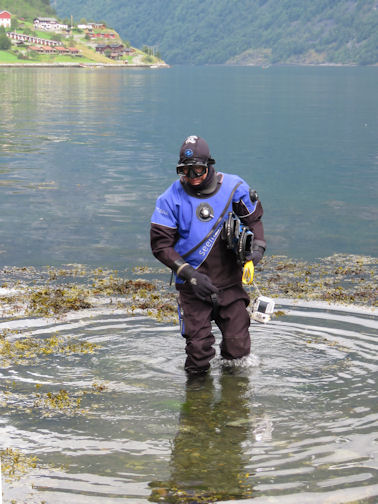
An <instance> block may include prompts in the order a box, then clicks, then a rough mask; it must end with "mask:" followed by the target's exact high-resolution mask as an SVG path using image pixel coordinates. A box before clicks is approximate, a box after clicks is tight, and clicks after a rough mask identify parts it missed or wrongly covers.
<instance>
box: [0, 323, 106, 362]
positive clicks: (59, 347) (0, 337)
mask: <svg viewBox="0 0 378 504" xmlns="http://www.w3.org/2000/svg"><path fill="white" fill-rule="evenodd" d="M20 334H21V333H20V332H18V331H10V330H6V329H5V330H2V331H0V363H1V367H3V368H4V367H8V366H9V365H15V364H16V365H24V364H27V363H29V362H30V360H31V359H34V360H35V359H36V358H38V357H43V356H46V355H51V354H55V355H58V354H60V355H62V354H63V355H72V354H89V353H93V352H94V351H95V350H96V349H97V348H99V345H97V344H94V343H90V342H88V341H80V340H77V339H76V338H75V339H73V338H63V337H60V336H58V335H57V334H55V335H53V336H50V337H47V338H46V337H45V338H42V337H40V338H36V337H30V336H26V337H25V336H21V337H20ZM15 336H17V337H16V338H15Z"/></svg>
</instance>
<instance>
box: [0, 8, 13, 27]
mask: <svg viewBox="0 0 378 504" xmlns="http://www.w3.org/2000/svg"><path fill="white" fill-rule="evenodd" d="M11 17H12V15H11V13H10V12H8V11H5V10H4V11H1V12H0V26H4V28H10V26H11Z"/></svg>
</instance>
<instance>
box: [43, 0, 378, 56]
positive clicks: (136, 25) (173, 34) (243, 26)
mask: <svg viewBox="0 0 378 504" xmlns="http://www.w3.org/2000/svg"><path fill="white" fill-rule="evenodd" d="M41 1H42V0H41ZM51 4H52V6H53V7H54V8H55V9H56V11H57V12H58V14H59V15H60V16H61V17H63V18H64V17H69V16H70V15H73V16H74V18H75V20H76V21H79V20H80V19H82V18H84V19H86V20H88V21H89V20H91V19H95V20H104V21H106V22H107V23H108V24H109V25H111V26H114V28H115V29H116V30H117V31H118V32H119V33H120V34H121V36H122V37H123V38H124V39H127V40H129V41H130V42H131V44H132V45H134V46H138V47H141V46H142V45H144V44H146V45H148V46H153V47H156V48H157V49H158V50H159V52H160V53H161V55H162V57H163V58H164V59H165V60H166V61H167V62H168V63H194V64H204V63H226V62H228V63H235V64H262V65H263V64H270V63H323V64H326V63H336V64H337V63H339V64H362V65H366V64H376V63H377V62H378V0H279V1H278V0H232V1H230V0H107V1H106V2H104V1H103V0H81V1H80V2H77V0H52V1H51Z"/></svg>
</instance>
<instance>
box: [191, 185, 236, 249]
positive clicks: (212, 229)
mask: <svg viewBox="0 0 378 504" xmlns="http://www.w3.org/2000/svg"><path fill="white" fill-rule="evenodd" d="M242 183H243V181H242V180H240V181H239V182H238V183H237V184H236V185H235V187H234V188H233V189H232V191H231V194H230V197H229V198H228V200H227V203H226V205H225V207H224V209H223V210H222V213H221V214H220V216H219V217H218V219H217V221H216V222H215V224H214V226H213V227H212V228H211V229H210V231H209V232H208V233H207V235H206V236H205V238H203V239H202V240H201V241H200V242H199V243H197V245H195V246H194V247H193V248H192V249H191V250H189V252H186V254H184V255H183V256H182V258H183V259H185V258H186V257H188V256H190V254H192V253H193V252H194V251H195V250H197V249H198V248H199V247H200V246H201V245H202V244H203V243H205V241H206V240H208V239H209V238H210V236H211V235H212V234H213V233H214V231H215V230H216V229H217V227H218V226H219V224H220V223H221V221H222V220H223V217H224V215H225V213H226V212H227V209H228V207H229V204H230V203H231V201H232V198H233V197H234V194H235V193H236V190H237V188H238V187H239V186H240V185H241V184H242Z"/></svg>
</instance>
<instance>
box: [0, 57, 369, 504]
mask: <svg viewBox="0 0 378 504" xmlns="http://www.w3.org/2000/svg"><path fill="white" fill-rule="evenodd" d="M377 78H378V69H377V68H294V67H293V68H284V67H281V68H278V67H277V68H276V67H271V68H268V69H260V68H226V67H174V68H170V69H164V70H163V69H161V70H154V69H148V70H143V69H112V70H108V69H98V70H90V69H83V68H80V69H79V68H78V69H31V68H28V69H2V70H1V71H0V97H1V102H0V103H1V117H0V149H1V153H0V155H1V157H0V230H1V241H0V262H1V264H2V266H5V265H9V266H11V265H18V266H29V265H31V266H35V267H37V268H38V267H39V266H46V265H56V266H59V265H62V264H67V263H84V264H88V265H91V266H102V267H106V268H117V269H118V270H120V271H121V272H122V274H123V273H124V270H125V269H127V270H128V271H131V268H132V267H133V266H137V265H138V266H140V265H148V266H156V262H155V260H154V259H153V258H152V257H151V254H150V252H149V245H148V235H149V218H150V215H151V213H152V211H153V207H154V202H155V199H156V196H157V195H158V194H159V193H161V192H162V191H163V190H164V189H165V188H166V187H167V185H168V184H169V183H170V182H171V181H172V180H173V179H174V177H175V164H176V161H177V153H178V148H179V145H180V143H181V142H182V141H183V139H184V138H185V137H186V136H187V135H188V134H193V133H194V134H195V133H197V134H199V135H202V136H203V137H205V138H206V139H207V140H208V141H209V144H210V147H211V150H212V154H213V156H214V157H215V159H216V161H217V164H216V167H217V169H218V170H224V171H232V172H236V173H239V174H240V175H241V176H243V177H244V178H245V179H246V180H248V182H249V183H250V184H251V185H252V186H253V187H255V188H256V189H257V190H258V192H259V194H260V196H261V199H262V201H263V205H264V209H265V228H266V235H267V240H268V243H269V248H268V254H286V255H289V256H291V257H293V258H300V257H303V258H305V259H308V260H310V261H311V260H315V259H316V258H318V257H324V256H327V255H331V254H333V253H335V252H343V253H353V254H363V255H373V256H374V255H376V250H377V233H376V225H377V221H376V217H377V214H376V191H377V163H378V157H377V156H378V150H377V138H378V101H377V89H378V88H377V81H378V79H377ZM127 274H128V273H125V275H127ZM278 307H279V308H280V309H282V310H283V311H284V312H285V316H284V317H282V318H281V317H280V318H278V319H275V320H274V321H272V322H270V323H269V324H268V325H266V326H264V325H258V324H257V323H252V326H251V335H252V341H253V343H252V351H253V355H252V358H251V359H250V360H249V361H248V362H247V363H246V365H245V366H244V367H241V368H239V369H235V370H234V369H227V368H226V369H224V368H223V367H222V363H221V362H220V361H219V357H216V359H215V360H214V361H213V366H212V370H211V374H210V376H209V377H208V378H207V379H206V380H204V381H203V382H194V383H187V382H186V378H185V376H184V373H183V370H182V365H183V360H184V341H183V339H182V338H181V337H180V336H179V335H178V333H179V330H178V327H176V326H175V325H166V324H163V323H158V322H156V321H154V320H151V319H149V318H147V317H142V316H140V317H138V316H134V317H131V316H129V315H127V314H125V313H122V311H121V310H117V309H116V307H110V308H109V309H107V310H105V309H104V310H102V311H101V312H99V311H98V310H97V311H96V310H94V311H82V312H78V313H75V315H72V316H70V317H67V318H64V319H62V320H53V319H33V318H24V319H21V320H17V319H16V320H12V316H9V317H7V318H3V319H0V331H1V330H3V329H5V328H7V329H11V330H17V331H18V334H16V335H15V336H14V337H15V338H17V337H21V336H32V337H36V338H48V337H51V336H52V335H56V334H57V335H59V337H61V338H64V339H67V340H70V339H72V340H73V341H84V342H90V343H97V344H99V345H100V348H99V349H98V350H96V352H95V353H94V354H89V355H87V354H80V353H79V354H74V355H71V356H69V357H68V358H67V356H65V357H64V356H59V355H56V354H55V355H45V356H42V357H39V358H38V359H37V360H35V361H32V364H25V363H24V364H23V365H21V364H17V365H16V364H12V365H9V364H8V365H5V364H4V365H2V369H0V392H1V396H0V399H1V400H0V434H1V437H0V439H1V448H5V447H12V448H14V449H19V450H20V451H21V452H22V453H26V454H30V455H36V456H37V457H38V459H39V461H40V462H39V464H38V466H37V468H36V469H35V470H32V469H31V470H30V471H29V472H28V474H26V475H24V476H22V478H21V479H20V480H19V481H12V482H11V483H9V482H4V502H5V503H7V504H8V503H10V502H11V501H12V499H14V500H15V501H16V502H27V503H28V504H37V503H38V504H40V503H41V502H46V503H48V504H52V503H54V504H65V503H68V502H70V503H71V502H75V503H78V504H81V503H83V504H95V503H97V502H98V503H100V502H101V503H106V504H111V503H116V502H117V503H118V502H125V503H126V502H127V503H132V504H140V503H145V502H148V500H150V501H153V502H174V503H182V504H184V503H186V504H188V503H193V504H194V503H197V502H213V501H215V500H218V501H228V500H230V499H233V500H234V501H235V500H236V501H238V500H240V501H243V502H246V500H247V501H248V500H250V501H251V502H255V503H256V504H267V503H279V504H288V503H290V504H294V503H295V504H296V503H299V502H300V503H303V504H308V503H309V504H323V503H330V502H332V503H348V502H360V503H369V504H372V503H373V502H376V501H377V498H378V478H377V460H378V454H377V421H378V411H377V385H376V373H377V364H376V353H377V343H376V333H377V322H376V311H373V310H372V309H371V308H370V307H344V308H341V307H336V306H331V305H327V304H323V305H322V304H317V305H315V304H306V303H304V302H297V303H290V302H289V301H287V300H281V301H279V303H278ZM216 336H217V341H218V342H219V334H218V333H216ZM218 354H219V352H218ZM94 385H95V386H94ZM61 389H64V390H67V391H68V393H69V395H70V396H71V397H73V398H80V399H81V403H80V408H72V410H73V411H71V409H70V408H67V409H66V410H62V411H56V410H54V409H49V408H48V407H47V406H46V407H45V408H41V407H40V406H38V401H40V396H42V397H46V394H48V393H53V394H55V393H57V392H58V391H59V390H61ZM38 394H39V395H38ZM3 399H4V400H3ZM4 403H5V405H4Z"/></svg>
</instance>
